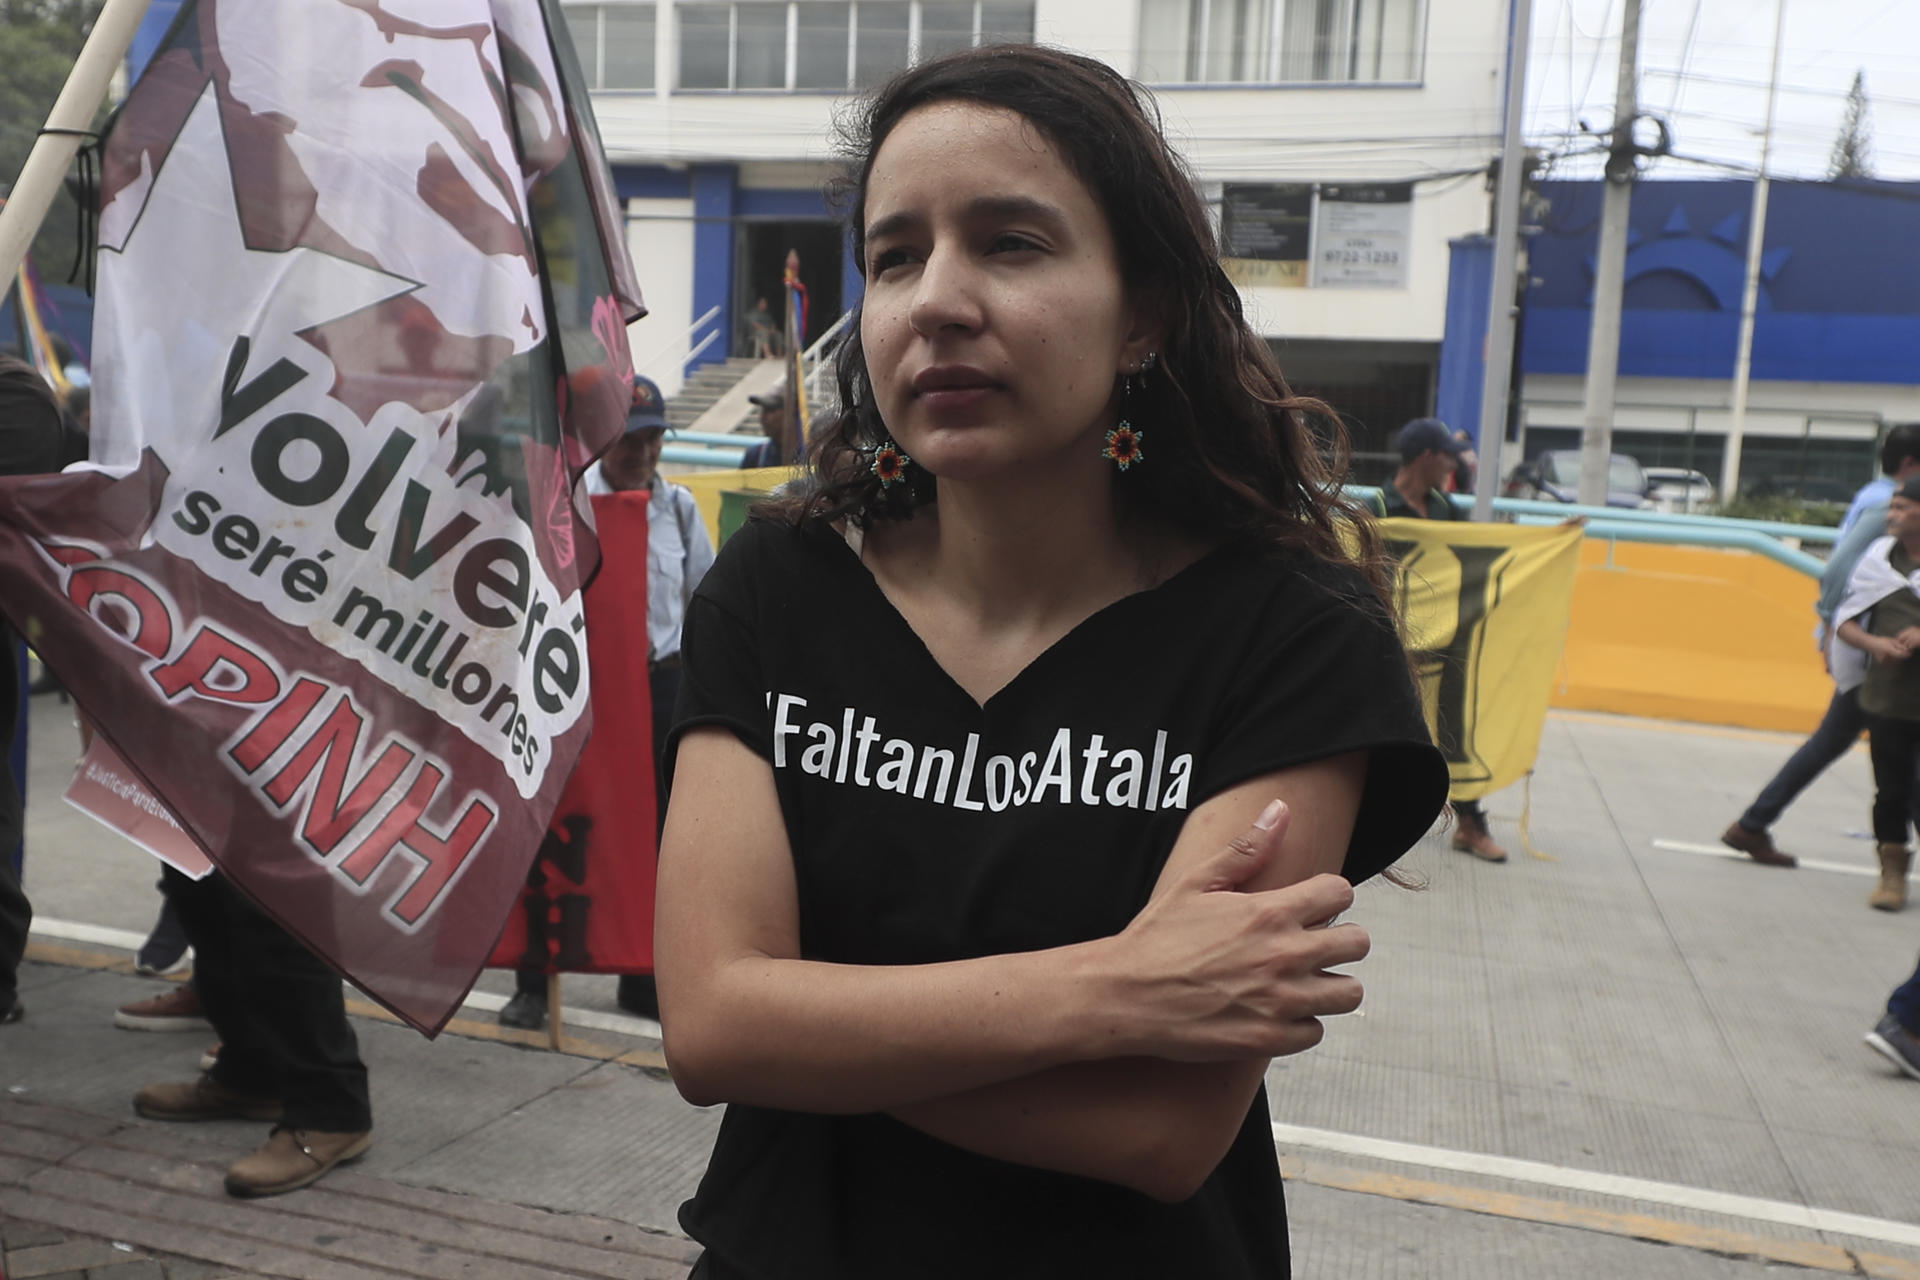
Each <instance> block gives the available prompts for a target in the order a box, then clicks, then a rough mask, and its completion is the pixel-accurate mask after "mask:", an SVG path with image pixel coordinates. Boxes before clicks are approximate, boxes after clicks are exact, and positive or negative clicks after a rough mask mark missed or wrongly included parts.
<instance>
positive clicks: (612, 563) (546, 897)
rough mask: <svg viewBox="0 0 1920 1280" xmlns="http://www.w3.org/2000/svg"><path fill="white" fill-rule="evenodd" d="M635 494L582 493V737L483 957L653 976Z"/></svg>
mask: <svg viewBox="0 0 1920 1280" xmlns="http://www.w3.org/2000/svg"><path fill="white" fill-rule="evenodd" d="M647 502H648V495H647V494H646V493H645V492H634V493H613V494H607V495H605V496H603V497H597V498H595V499H594V500H593V512H594V519H595V521H596V522H597V523H598V524H599V527H600V545H601V546H602V547H603V548H604V549H605V555H606V562H605V567H604V571H603V572H602V573H601V574H600V576H599V577H597V578H595V579H594V580H593V585H592V586H590V587H588V588H587V637H588V645H587V647H588V650H589V651H590V652H591V654H592V661H593V741H591V742H589V743H588V744H587V747H586V750H584V751H582V752H581V753H580V761H579V763H578V764H577V765H576V766H575V767H574V770H573V776H572V777H571V778H569V779H568V780H567V789H566V790H565V791H564V792H562V793H561V796H560V802H559V804H558V805H557V806H555V808H554V811H553V822H552V824H551V825H550V826H548V828H547V834H546V838H545V839H544V840H543V841H541V844H540V853H539V856H538V857H536V858H535V859H534V863H533V870H532V871H531V872H529V873H528V876H527V889H526V893H525V894H524V895H523V896H522V897H521V899H520V905H519V908H518V909H517V910H515V911H514V913H513V914H512V915H511V916H509V917H508V919H507V928H506V931H505V932H504V933H502V934H501V935H500V941H499V943H498V944H497V945H496V946H495V947H494V950H493V958H492V960H490V961H489V962H488V963H490V964H495V965H499V966H501V967H502V968H509V969H538V970H540V971H541V972H544V973H652V972H653V881H654V871H655V868H656V867H657V865H658V861H659V847H658V842H657V839H656V836H655V831H656V830H657V826H656V823H657V815H656V813H655V804H656V799H655V791H654V777H653V761H654V748H655V743H654V741H653V714H652V694H651V690H650V688H649V682H648V680H647V651H646V646H644V645H636V644H635V643H633V637H634V636H644V635H646V634H647Z"/></svg>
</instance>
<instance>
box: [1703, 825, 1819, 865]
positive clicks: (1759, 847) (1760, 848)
mask: <svg viewBox="0 0 1920 1280" xmlns="http://www.w3.org/2000/svg"><path fill="white" fill-rule="evenodd" d="M1720 843H1721V844H1723V845H1725V846H1727V848H1729V849H1738V850H1739V851H1740V852H1741V853H1744V854H1746V855H1747V856H1748V857H1749V858H1752V859H1753V860H1754V861H1755V862H1757V863H1759V864H1760V865H1761V866H1763V867H1797V866H1799V865H1800V861H1799V859H1797V858H1795V857H1794V856H1793V855H1792V854H1790V853H1782V852H1780V850H1778V849H1776V848H1774V845H1773V837H1772V836H1771V835H1768V834H1767V833H1766V832H1765V831H1749V830H1747V829H1746V828H1745V827H1743V826H1741V825H1740V824H1739V823H1738V822H1734V823H1729V824H1728V826H1727V829H1726V830H1725V831H1722V832H1721V833H1720Z"/></svg>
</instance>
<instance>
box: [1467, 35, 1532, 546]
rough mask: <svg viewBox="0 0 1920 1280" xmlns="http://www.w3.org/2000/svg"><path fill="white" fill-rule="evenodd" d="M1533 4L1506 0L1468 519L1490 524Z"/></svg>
mask: <svg viewBox="0 0 1920 1280" xmlns="http://www.w3.org/2000/svg"><path fill="white" fill-rule="evenodd" d="M1532 16H1533V0H1508V4H1507V103H1506V129H1505V136H1504V137H1503V138H1502V139H1501V143H1500V181H1499V183H1498V185H1497V187H1496V189H1495V193H1494V202H1493V297H1492V298H1491V299H1490V300H1489V305H1488V307H1487V367H1486V369H1485V370H1484V372H1483V373H1482V375H1481V381H1480V437H1479V441H1478V443H1477V447H1476V449H1475V452H1476V453H1478V454H1479V462H1478V468H1479V469H1478V471H1477V472H1476V474H1475V476H1474V482H1473V518H1474V519H1475V520H1491V519H1493V491H1494V489H1495V488H1496V487H1497V486H1498V485H1499V483H1500V470H1501V468H1500V448H1501V446H1502V445H1503V444H1505V443H1506V437H1507V389H1508V383H1509V381H1510V380H1511V378H1512V375H1513V367H1512V366H1513V326H1514V323H1515V320H1516V318H1517V317H1516V312H1517V311H1518V310H1519V308H1518V306H1517V305H1516V302H1515V294H1514V271H1515V268H1516V266H1517V265H1518V259H1519V257H1520V182H1521V179H1522V178H1523V177H1524V176H1525V174H1524V170H1525V169H1526V167H1527V154H1526V147H1525V146H1524V145H1523V143H1522V142H1521V139H1520V124H1521V116H1523V115H1524V114H1525V113H1526V105H1527V53H1528V47H1527V45H1528V37H1529V27H1530V20H1531V18H1532Z"/></svg>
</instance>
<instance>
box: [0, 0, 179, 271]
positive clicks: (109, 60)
mask: <svg viewBox="0 0 1920 1280" xmlns="http://www.w3.org/2000/svg"><path fill="white" fill-rule="evenodd" d="M146 13H147V0H107V2H106V4H105V6H103V7H102V8H101V10H100V16H99V17H98V18H96V19H95V20H94V24H93V30H92V32H90V33H89V34H88V36H87V43H86V45H85V47H83V48H82V49H81V50H80V56H79V57H78V58H76V59H75V60H74V63H73V71H72V73H71V74H70V75H68V77H67V83H66V85H65V86H64V87H62V88H61V90H60V96H59V97H58V98H57V99H55V100H54V104H53V110H52V111H51V112H49V113H48V115H47V123H46V127H45V128H44V129H42V130H41V132H40V136H39V137H38V138H36V139H34V143H33V150H32V151H31V152H29V153H28V155H27V162H26V164H24V165H22V166H21V167H20V177H19V178H18V179H17V180H16V181H15V182H14V184H13V190H12V192H10V193H9V194H8V196H7V202H6V206H5V207H4V208H0V280H11V279H13V275H14V272H16V271H18V270H19V269H20V263H21V261H22V260H23V259H24V258H25V257H26V256H27V247H28V246H29V245H31V244H32V243H33V237H34V236H35V235H36V234H37V233H38V232H39V230H40V224H41V223H42V222H44V221H45V220H46V217H47V210H48V209H50V208H52V207H53V198H54V197H55V196H56V195H58V194H59V193H60V183H61V182H62V181H63V180H64V179H65V178H66V176H67V166H68V165H70V164H72V163H73V156H74V153H75V152H76V151H78V150H79V149H80V143H81V141H82V139H83V138H84V137H85V136H86V135H87V134H88V133H89V131H90V127H91V126H92V124H93V113H94V112H96V111H98V110H99V109H100V104H101V103H102V102H105V101H106V100H107V87H108V85H109V84H111V83H112V81H113V73H114V70H115V68H117V67H118V66H119V65H120V63H121V61H122V60H124V59H125V58H126V56H127V50H128V49H129V48H131V47H132V46H133V36H134V33H135V32H136V31H138V30H139V29H140V20H141V19H142V18H144V17H146Z"/></svg>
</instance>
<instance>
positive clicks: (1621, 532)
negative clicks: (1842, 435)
mask: <svg viewBox="0 0 1920 1280" xmlns="http://www.w3.org/2000/svg"><path fill="white" fill-rule="evenodd" d="M1344 493H1345V495H1346V496H1347V497H1348V498H1349V499H1350V500H1353V501H1356V502H1359V503H1361V504H1362V505H1364V506H1366V507H1367V508H1368V509H1369V510H1378V509H1379V499H1380V494H1381V490H1380V488H1379V487H1377V486H1372V485H1348V486H1347V487H1346V489H1345V490H1344ZM1448 498H1449V500H1450V501H1451V502H1452V503H1453V505H1454V507H1455V509H1456V510H1459V511H1460V512H1462V513H1463V514H1465V513H1469V512H1471V511H1472V509H1473V499H1471V498H1463V497H1462V496H1460V495H1457V494H1449V495H1448ZM1493 509H1494V511H1495V512H1496V513H1499V514H1503V515H1508V516H1511V517H1513V520H1514V523H1516V524H1523V525H1530V526H1535V527H1538V526H1542V525H1556V524H1564V523H1566V522H1567V521H1568V520H1570V519H1573V518H1575V517H1577V516H1583V517H1585V518H1586V521H1587V523H1586V536H1587V537H1589V538H1604V539H1606V540H1607V541H1609V542H1647V543H1655V544H1659V545H1663V546H1691V547H1719V548H1723V549H1727V550H1736V551H1751V552H1753V553H1754V554H1756V555H1761V556H1765V557H1766V558H1767V559H1769V560H1773V561H1775V562H1777V563H1779V564H1783V565H1785V566H1786V567H1787V568H1789V569H1792V570H1794V571H1795V572H1798V573H1804V574H1806V575H1807V576H1808V577H1810V578H1818V577H1819V576H1820V573H1821V571H1822V570H1823V569H1825V568H1826V562H1825V561H1823V560H1821V559H1820V558H1819V557H1818V556H1812V555H1808V554H1807V553H1806V552H1804V551H1802V550H1800V549H1799V548H1798V547H1789V546H1787V545H1786V544H1785V543H1783V542H1781V540H1780V539H1782V538H1787V537H1790V538H1799V539H1803V540H1805V541H1810V542H1817V541H1826V542H1831V541H1833V540H1834V539H1835V538H1836V537H1837V536H1838V530H1835V529H1830V528H1828V527H1826V526H1825V525H1798V524H1786V523H1783V522H1781V521H1777V520H1737V519H1730V518H1727V517H1724V516H1682V515H1679V514H1677V513H1671V512H1664V511H1627V510H1623V509H1616V508H1611V507H1583V506H1579V505H1577V504H1574V503H1568V502H1535V501H1533V500H1531V499H1527V498H1495V499H1494V500H1493Z"/></svg>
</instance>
